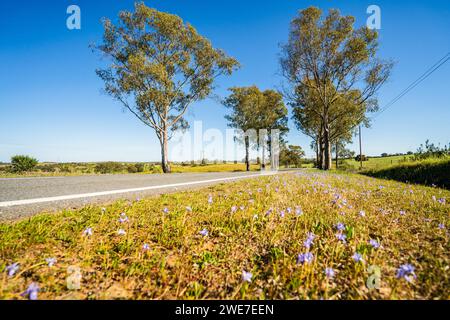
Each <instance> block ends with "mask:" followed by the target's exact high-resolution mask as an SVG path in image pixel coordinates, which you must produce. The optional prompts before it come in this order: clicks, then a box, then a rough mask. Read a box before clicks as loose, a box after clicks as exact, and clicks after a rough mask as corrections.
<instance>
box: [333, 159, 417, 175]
mask: <svg viewBox="0 0 450 320" xmlns="http://www.w3.org/2000/svg"><path fill="white" fill-rule="evenodd" d="M411 157H412V156H409V155H405V156H391V157H377V158H369V160H367V161H363V169H362V170H360V162H359V161H355V159H354V158H352V159H344V160H343V161H342V162H343V163H342V164H341V165H340V167H339V169H341V170H346V171H350V172H359V171H364V170H380V169H384V168H387V167H390V166H393V165H397V164H401V163H403V162H406V161H408V160H410V159H411ZM333 166H335V163H334V162H333Z"/></svg>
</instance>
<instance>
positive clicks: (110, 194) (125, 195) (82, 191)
mask: <svg viewBox="0 0 450 320" xmlns="http://www.w3.org/2000/svg"><path fill="white" fill-rule="evenodd" d="M259 175H260V173H258V172H252V173H249V172H219V173H182V174H170V175H163V174H150V175H139V174H134V175H131V174H124V175H97V176H78V177H44V178H5V179H0V220H15V219H19V218H23V217H27V216H31V215H33V214H36V213H39V212H43V211H56V210H61V209H67V208H79V207H82V206H85V205H87V204H92V203H96V204H99V203H109V202H112V201H113V200H116V199H136V198H139V197H142V196H144V195H149V194H160V193H167V192H174V191H177V190H185V189H192V188H198V187H202V186H207V185H213V184H218V183H223V182H229V181H235V180H237V179H243V178H252V177H256V176H259Z"/></svg>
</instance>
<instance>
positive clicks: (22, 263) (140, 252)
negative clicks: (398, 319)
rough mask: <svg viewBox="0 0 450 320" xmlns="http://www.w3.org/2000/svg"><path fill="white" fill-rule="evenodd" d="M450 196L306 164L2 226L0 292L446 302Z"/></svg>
mask: <svg viewBox="0 0 450 320" xmlns="http://www.w3.org/2000/svg"><path fill="white" fill-rule="evenodd" d="M449 201H450V192H449V191H446V190H443V189H439V188H429V187H423V186H417V185H414V186H409V185H407V184H404V183H399V182H391V181H386V180H380V179H375V178H369V177H365V176H361V175H354V174H343V173H340V174H333V173H323V172H318V171H315V170H304V171H302V172H300V173H296V174H281V175H278V176H271V177H261V178H256V179H248V180H243V181H240V182H236V183H228V184H222V185H218V186H215V187H210V188H204V189H201V190H198V191H193V192H183V193H175V194H169V195H162V196H157V197H151V198H147V199H142V200H140V201H136V202H129V201H119V202H116V203H114V204H112V205H109V206H106V207H105V208H104V209H102V208H101V207H98V206H89V207H86V208H84V209H81V210H77V211H72V210H66V211H63V212H60V213H58V214H42V215H38V216H35V217H33V218H30V219H27V220H23V221H19V222H15V223H3V224H0V279H1V281H0V299H24V296H23V295H21V294H22V293H23V292H24V291H25V290H26V288H27V287H28V286H29V285H30V284H31V283H33V282H34V283H35V284H37V285H38V286H39V288H40V291H39V293H38V294H39V299H114V298H126V299H322V298H323V299H449V298H450V286H449V283H450V274H449V272H448V270H449V265H450V241H449V224H450V217H449V215H448V212H449ZM48 259H50V260H48ZM13 263H17V265H14V266H15V267H16V269H14V270H15V271H16V272H15V273H14V272H13V274H12V275H10V276H8V275H7V273H6V268H7V267H9V268H8V270H11V266H12V265H13ZM49 264H50V265H51V266H49ZM74 270H78V271H77V272H78V273H77V274H78V275H79V276H80V277H81V278H80V279H81V282H80V288H79V290H75V291H73V290H68V288H67V285H68V283H69V284H71V283H73V281H74V280H73V279H74V278H73V277H74ZM69 279H70V281H69ZM377 281H379V282H377ZM368 283H369V287H367V284H368ZM376 283H378V284H379V286H378V285H376ZM374 286H375V287H374ZM370 288H372V289H370Z"/></svg>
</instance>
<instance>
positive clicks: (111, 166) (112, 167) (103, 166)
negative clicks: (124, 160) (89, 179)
mask: <svg viewBox="0 0 450 320" xmlns="http://www.w3.org/2000/svg"><path fill="white" fill-rule="evenodd" d="M124 169H125V168H124V165H123V164H121V163H119V162H112V161H110V162H102V163H98V164H96V165H95V172H96V173H103V174H105V173H119V172H122V171H124Z"/></svg>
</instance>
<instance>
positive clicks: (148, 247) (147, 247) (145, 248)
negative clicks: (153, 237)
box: [142, 243, 150, 251]
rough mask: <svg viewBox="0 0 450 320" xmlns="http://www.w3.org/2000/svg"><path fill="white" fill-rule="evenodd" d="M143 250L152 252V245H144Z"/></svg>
mask: <svg viewBox="0 0 450 320" xmlns="http://www.w3.org/2000/svg"><path fill="white" fill-rule="evenodd" d="M142 250H144V251H147V250H150V245H149V244H148V243H144V244H143V246H142Z"/></svg>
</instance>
